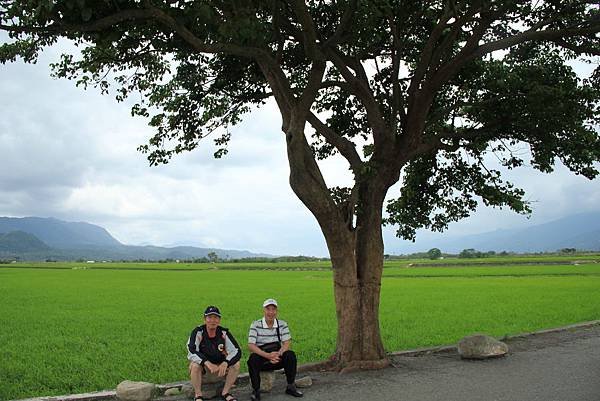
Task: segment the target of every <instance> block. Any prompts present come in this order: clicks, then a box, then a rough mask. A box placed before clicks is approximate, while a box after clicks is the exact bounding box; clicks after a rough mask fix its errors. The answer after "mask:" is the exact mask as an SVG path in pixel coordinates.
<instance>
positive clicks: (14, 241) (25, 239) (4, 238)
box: [0, 231, 51, 252]
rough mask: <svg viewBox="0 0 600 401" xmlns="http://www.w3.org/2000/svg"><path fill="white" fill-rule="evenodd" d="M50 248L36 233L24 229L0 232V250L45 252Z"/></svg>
mask: <svg viewBox="0 0 600 401" xmlns="http://www.w3.org/2000/svg"><path fill="white" fill-rule="evenodd" d="M50 249H51V248H50V247H49V246H48V245H46V244H44V243H43V242H42V241H40V240H39V238H37V237H36V236H35V235H33V234H29V233H26V232H24V231H11V232H9V233H6V234H0V252H45V251H49V250H50Z"/></svg>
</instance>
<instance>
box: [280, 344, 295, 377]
mask: <svg viewBox="0 0 600 401" xmlns="http://www.w3.org/2000/svg"><path fill="white" fill-rule="evenodd" d="M281 364H282V365H283V370H284V371H285V378H286V380H287V383H288V384H294V382H295V381H296V370H297V366H298V361H297V359H296V354H295V353H294V351H289V350H288V351H285V352H284V353H283V355H281Z"/></svg>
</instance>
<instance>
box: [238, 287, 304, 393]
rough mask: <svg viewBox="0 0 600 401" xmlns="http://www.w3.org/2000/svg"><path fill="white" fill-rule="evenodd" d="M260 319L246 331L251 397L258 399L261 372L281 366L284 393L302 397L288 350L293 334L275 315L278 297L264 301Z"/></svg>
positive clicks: (294, 366)
mask: <svg viewBox="0 0 600 401" xmlns="http://www.w3.org/2000/svg"><path fill="white" fill-rule="evenodd" d="M263 313H264V316H263V318H262V319H258V320H255V321H254V322H252V324H251V325H250V331H249V332H248V348H249V349H250V352H251V354H250V358H248V375H249V376H250V382H251V383H252V389H253V391H252V395H251V399H252V400H253V401H257V400H260V372H261V371H263V370H276V369H282V368H283V370H284V371H285V377H286V379H287V383H288V385H287V388H286V389H285V393H286V394H289V395H291V396H294V397H302V393H301V392H300V391H298V389H297V388H296V385H295V384H294V383H295V381H296V366H297V361H296V354H295V353H294V351H292V350H290V345H291V340H292V336H291V335H290V329H289V327H288V325H287V323H286V322H285V321H284V320H279V319H277V301H276V300H274V299H272V298H269V299H266V300H265V302H263Z"/></svg>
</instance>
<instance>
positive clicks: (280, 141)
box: [0, 49, 600, 255]
mask: <svg viewBox="0 0 600 401" xmlns="http://www.w3.org/2000/svg"><path fill="white" fill-rule="evenodd" d="M57 52H58V49H52V50H51V51H49V52H47V53H46V54H45V55H44V56H43V57H42V58H41V59H40V63H39V64H38V65H35V66H30V65H23V64H19V63H15V64H9V65H4V66H2V67H1V68H0V82H1V85H0V96H1V97H2V99H9V101H7V102H6V101H5V102H4V104H3V108H2V110H1V111H0V113H1V118H0V152H1V154H2V157H1V158H0V215H9V216H33V215H35V216H43V217H48V216H52V217H57V218H62V219H65V220H75V221H78V220H80V221H89V222H91V223H95V224H99V225H102V226H104V227H106V228H107V229H108V230H109V231H110V232H111V233H112V234H113V235H114V236H115V237H116V238H118V239H119V240H120V241H123V242H125V243H130V244H138V243H153V244H157V245H164V244H167V245H173V244H190V245H197V246H215V247H221V248H236V249H248V250H252V251H256V252H267V253H273V254H312V255H326V254H327V249H326V246H325V242H324V240H323V238H322V234H321V233H320V230H319V227H318V225H317V223H316V222H315V220H314V218H313V217H312V215H311V214H310V213H309V212H308V210H306V208H305V207H304V206H303V205H302V203H301V202H300V201H299V200H298V199H297V198H296V197H295V195H294V194H293V192H292V191H291V189H290V188H289V184H288V164H287V159H286V155H285V139H284V137H283V134H281V131H280V126H281V118H280V116H279V114H278V112H277V110H276V107H275V105H274V104H273V103H270V104H268V105H267V106H266V107H263V108H261V109H260V110H255V111H253V112H252V113H251V114H250V115H248V116H247V118H246V119H245V121H244V122H243V123H242V124H240V126H238V127H236V128H234V129H233V130H232V141H231V144H230V148H229V154H228V155H227V156H226V157H225V158H224V159H221V160H215V159H213V158H212V153H213V152H214V150H215V149H214V146H213V145H212V141H211V140H210V139H209V140H208V141H207V142H206V143H204V144H203V145H204V146H201V147H200V148H199V149H197V150H196V151H194V152H191V153H188V154H182V155H179V156H177V157H175V158H174V159H173V161H172V162H171V163H169V164H168V165H166V166H159V167H153V168H150V167H148V163H147V161H146V159H145V157H144V155H142V154H140V153H138V152H137V151H136V148H137V146H138V145H140V144H142V143H145V142H146V141H147V139H148V138H149V137H150V136H151V135H152V131H151V130H150V128H148V127H147V126H146V121H144V120H143V119H139V118H136V119H134V118H131V116H130V114H129V106H130V105H129V104H127V103H124V104H117V103H116V102H115V101H114V99H112V98H110V97H107V96H101V95H100V94H99V93H98V92H97V91H95V90H88V91H83V90H82V89H79V88H75V86H74V84H73V82H69V81H64V80H54V79H51V78H49V68H48V66H47V65H48V62H49V61H50V60H51V59H53V58H56V54H57ZM321 165H322V166H324V169H326V179H327V182H328V183H329V184H330V185H346V184H347V183H348V181H349V175H348V171H347V166H346V164H345V163H343V162H340V161H339V160H338V161H336V160H332V161H327V162H324V163H321ZM509 177H510V178H511V179H512V180H513V181H514V182H515V183H516V184H517V185H520V186H522V187H524V188H525V189H526V190H527V192H528V194H529V196H530V197H531V199H532V200H535V201H537V202H536V204H535V205H534V206H535V212H534V215H533V217H532V218H531V220H529V221H528V220H526V219H525V218H524V217H522V216H516V215H514V214H510V213H508V212H506V211H495V210H489V209H482V210H480V211H479V212H478V213H477V214H476V215H475V216H473V217H471V218H469V219H466V220H465V221H462V222H459V223H455V224H453V225H452V226H451V229H450V230H449V231H448V232H447V233H446V234H444V235H459V234H470V233H476V232H481V231H490V230H493V229H495V228H508V227H512V226H516V225H523V224H528V223H532V222H536V223H537V222H544V221H548V220H551V219H554V218H558V217H561V216H563V215H566V214H570V213H572V212H574V211H582V210H584V209H589V210H595V209H597V206H596V205H598V204H600V188H599V186H598V185H597V182H592V183H590V182H588V181H587V180H586V179H583V178H582V177H575V176H573V175H572V174H570V173H568V172H567V171H566V169H564V168H559V169H558V171H557V172H556V173H555V174H553V175H550V176H544V175H541V174H539V173H535V172H532V171H527V170H521V171H515V172H510V173H509ZM394 195H395V192H394V191H392V193H391V196H394ZM390 232H391V230H390V229H386V246H387V247H388V248H389V249H393V247H394V246H396V245H397V244H400V243H402V241H401V240H398V239H395V238H394V237H393V235H390ZM432 235H434V234H430V233H425V232H424V233H420V236H422V237H423V238H427V237H428V236H432Z"/></svg>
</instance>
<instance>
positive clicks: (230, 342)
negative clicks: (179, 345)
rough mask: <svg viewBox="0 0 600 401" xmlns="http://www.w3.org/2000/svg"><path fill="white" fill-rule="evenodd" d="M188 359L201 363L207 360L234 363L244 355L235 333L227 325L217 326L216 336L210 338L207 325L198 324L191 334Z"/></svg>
mask: <svg viewBox="0 0 600 401" xmlns="http://www.w3.org/2000/svg"><path fill="white" fill-rule="evenodd" d="M187 348H188V359H189V360H190V361H192V362H196V363H198V364H200V365H204V363H205V362H206V361H210V362H212V363H214V364H217V365H218V364H220V363H222V362H223V361H226V362H227V365H228V366H231V365H234V364H235V363H236V362H237V361H239V360H240V358H241V357H242V350H241V349H240V346H239V345H238V343H237V341H236V340H235V338H233V335H232V334H231V333H230V332H229V330H228V329H227V328H225V327H221V326H217V333H216V337H214V338H212V339H211V338H209V337H208V333H207V332H206V325H204V324H203V325H202V326H198V327H196V328H195V329H194V330H192V333H191V334H190V338H189V340H188V343H187Z"/></svg>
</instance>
